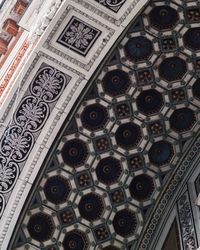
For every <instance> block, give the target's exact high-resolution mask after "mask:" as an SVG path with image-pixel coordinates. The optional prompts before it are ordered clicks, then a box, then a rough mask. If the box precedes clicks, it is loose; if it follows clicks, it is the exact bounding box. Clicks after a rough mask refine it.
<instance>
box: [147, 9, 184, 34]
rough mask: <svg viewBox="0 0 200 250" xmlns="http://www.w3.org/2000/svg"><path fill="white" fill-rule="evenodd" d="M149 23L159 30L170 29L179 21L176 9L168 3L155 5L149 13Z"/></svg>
mask: <svg viewBox="0 0 200 250" xmlns="http://www.w3.org/2000/svg"><path fill="white" fill-rule="evenodd" d="M149 20H150V24H151V25H152V27H153V28H155V29H157V30H159V31H165V30H169V29H172V28H173V27H175V26H176V24H177V23H178V21H179V15H178V12H177V10H175V9H174V8H172V7H171V6H168V5H162V6H155V7H154V8H153V9H152V10H151V12H150V13H149Z"/></svg>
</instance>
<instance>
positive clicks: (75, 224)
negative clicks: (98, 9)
mask: <svg viewBox="0 0 200 250" xmlns="http://www.w3.org/2000/svg"><path fill="white" fill-rule="evenodd" d="M96 2H100V1H96ZM105 2H108V3H107V4H106V5H104V6H103V8H108V9H109V11H112V12H115V13H117V12H118V11H120V8H123V4H125V2H126V1H119V3H121V5H120V4H119V6H115V8H114V7H113V6H110V5H109V1H105ZM111 2H112V1H111ZM96 4H99V6H100V5H101V4H102V3H96ZM113 8H114V9H113ZM67 13H68V11H65V12H64V16H65V15H66V16H67ZM87 18H88V20H87ZM87 18H86V20H85V21H84V22H83V20H81V14H79V15H77V16H75V15H74V13H72V14H71V15H69V17H68V16H67V18H65V19H63V20H64V21H63V20H62V21H58V22H57V26H55V27H56V29H55V30H53V31H52V32H51V33H50V35H49V38H48V39H52V41H51V42H49V40H47V41H45V42H44V45H43V46H44V48H45V49H49V48H51V47H54V52H55V53H57V52H59V53H60V54H59V56H61V58H64V53H66V54H67V52H68V51H69V53H68V55H71V54H74V53H75V54H77V58H76V59H75V61H76V60H77V61H78V60H79V58H83V60H80V63H79V67H83V68H84V70H86V69H87V67H92V60H90V61H89V62H86V63H85V60H86V59H85V58H88V57H91V55H92V53H91V51H92V50H94V48H95V46H97V45H98V41H99V43H101V41H102V40H101V39H102V37H103V36H102V34H104V32H105V30H106V29H108V27H107V23H106V24H105V25H104V27H103V29H102V30H100V28H97V27H96V26H95V21H94V20H93V19H91V20H90V21H91V22H89V17H87ZM199 22H200V8H199V6H198V4H197V3H196V1H190V2H188V1H184V0H179V1H174V2H173V1H170V2H168V3H166V2H165V1H149V2H148V3H147V4H146V5H145V6H143V7H142V9H140V12H139V14H138V15H137V16H136V17H134V18H133V20H132V21H131V22H130V23H129V24H128V25H127V26H126V28H124V30H123V32H122V34H121V35H120V37H119V38H118V40H117V42H116V43H115V44H114V42H113V46H112V49H111V50H110V51H109V53H107V56H105V58H104V59H103V60H102V62H101V63H99V62H97V63H99V65H96V70H95V72H94V74H93V75H92V76H90V77H88V78H89V79H87V78H86V79H84V80H86V81H85V88H84V89H83V90H82V91H81V93H80V94H79V97H78V98H77V99H76V101H75V102H74V104H73V106H72V107H71V108H70V112H69V110H68V112H64V116H63V118H62V119H63V122H62V126H61V128H60V129H59V132H58V133H57V135H56V138H55V140H54V141H53V140H52V142H51V143H49V148H47V150H46V152H47V156H46V158H45V160H44V162H42V164H41V166H40V168H39V171H38V173H37V175H36V174H35V176H36V177H35V179H34V180H31V181H32V183H33V185H32V187H31V190H30V191H29V192H28V193H27V196H26V199H24V201H25V202H24V205H23V207H22V209H21V212H20V216H19V217H18V221H17V222H16V226H15V229H14V231H13V234H12V236H11V240H10V242H9V246H8V249H24V248H25V246H29V247H30V249H46V250H47V249H79V250H80V249H105V250H106V249H107V250H108V249H113V250H118V249H158V250H159V249H162V248H163V247H164V246H165V245H166V244H170V243H168V241H166V240H165V239H166V237H167V236H169V235H170V233H168V231H169V232H171V229H170V227H171V225H172V227H171V228H172V229H173V230H174V231H173V232H175V231H176V234H177V235H176V237H175V238H176V242H178V243H177V249H188V248H187V247H188V246H190V247H191V248H190V249H197V247H198V244H199V236H198V233H199V226H198V225H199V219H198V217H199V210H198V208H197V207H195V200H196V197H197V195H198V192H199V191H200V190H199V186H200V184H199V177H198V175H199V171H198V168H199V152H200V151H199V147H200V141H199V140H200V139H199V107H200V79H199V70H200V68H199V65H200V59H199V58H200V54H199V52H200V28H199ZM58 25H60V26H58ZM57 27H59V28H57ZM108 30H109V32H110V33H109V32H108V33H109V34H112V31H111V29H108ZM77 34H78V35H77ZM44 51H45V50H44ZM44 51H43V52H44ZM70 53H71V54H70ZM41 55H42V56H43V57H44V58H46V56H45V55H44V54H41ZM65 59H66V58H65ZM56 60H57V59H56ZM56 60H55V61H54V63H52V62H51V63H49V62H50V61H51V58H49V57H48V59H47V61H46V60H44V62H42V63H41V64H38V67H37V68H36V69H35V74H34V77H33V78H32V80H31V81H30V84H29V86H28V88H27V89H26V92H25V94H24V96H23V98H22V99H21V101H20V103H19V105H18V107H17V109H16V111H15V113H14V120H13V123H12V126H10V127H9V129H7V132H6V133H7V134H6V136H5V138H3V140H2V146H1V148H2V161H3V160H4V158H5V157H8V153H9V152H12V154H13V155H12V157H13V158H12V160H13V159H15V162H13V161H10V163H13V165H12V166H11V168H10V169H14V168H15V165H16V164H19V165H20V164H21V165H20V166H22V165H25V159H27V158H28V154H29V152H31V150H32V148H33V147H34V142H35V141H36V143H37V140H38V138H40V136H39V135H40V131H41V129H43V128H45V126H46V124H47V123H48V122H49V120H48V119H49V117H50V114H51V112H55V113H56V112H58V110H59V104H57V103H58V102H59V100H61V99H63V98H65V97H63V93H68V91H69V88H70V89H71V88H73V86H74V85H75V83H74V82H72V83H71V81H73V79H74V75H73V74H71V75H70V74H69V73H68V71H67V70H66V68H65V65H64V64H65V62H64V63H63V64H62V66H61V67H56ZM84 63H85V65H84ZM73 73H74V74H76V72H73ZM80 78H81V80H82V79H83V78H84V73H83V76H81V77H80ZM70 83H71V85H70ZM32 107H35V109H34V112H33V108H32ZM59 112H62V110H59ZM19 134H20V135H21V137H20V138H22V140H21V148H20V145H19V144H20V143H19V144H18V145H17V146H19V150H18V151H17V152H16V151H15V149H14V147H15V148H16V147H17V146H16V145H14V144H13V143H14V142H16V141H15V140H14V139H13V138H15V137H14V136H15V135H16V136H17V135H19ZM35 135H37V136H38V137H37V136H35ZM18 142H19V141H18ZM13 145H14V146H13ZM22 149H23V150H22ZM3 157H4V158H3ZM0 159H1V158H0ZM24 168H26V165H25V167H24ZM22 173H23V171H22ZM19 176H20V173H19ZM4 188H5V189H6V186H5V185H4ZM3 191H4V190H3ZM3 199H4V196H3V195H2V200H3ZM173 223H174V224H173ZM174 234H175V233H173V235H174ZM169 237H171V236H169ZM173 239H174V238H173ZM192 247H193V248H192ZM163 249H164V248H163Z"/></svg>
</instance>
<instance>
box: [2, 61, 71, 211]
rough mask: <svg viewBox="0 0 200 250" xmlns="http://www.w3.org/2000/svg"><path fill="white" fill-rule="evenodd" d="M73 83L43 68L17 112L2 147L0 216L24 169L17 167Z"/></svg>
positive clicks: (68, 78) (52, 70)
mask: <svg viewBox="0 0 200 250" xmlns="http://www.w3.org/2000/svg"><path fill="white" fill-rule="evenodd" d="M70 79H71V78H70V77H68V76H66V75H65V74H64V73H62V72H60V71H59V70H57V69H55V68H53V67H50V66H46V65H45V66H42V67H41V69H39V71H38V72H37V74H36V76H35V78H34V79H33V81H32V82H31V84H30V87H29V89H28V91H27V92H26V94H25V97H24V98H23V99H22V101H21V103H20V104H19V106H18V108H17V109H16V112H15V114H14V119H13V123H12V126H10V127H8V128H7V130H6V132H5V133H4V136H3V138H2V140H1V144H0V145H1V148H0V214H1V213H2V211H3V209H4V207H5V199H4V197H3V195H2V194H3V193H7V192H9V191H10V190H11V189H12V188H13V187H14V185H15V183H16V181H17V178H18V176H19V171H20V168H21V165H20V168H19V165H18V164H19V163H20V164H21V163H24V162H25V160H26V159H27V157H28V156H29V153H30V151H31V149H32V148H33V146H34V143H35V141H36V139H37V137H38V136H39V133H38V132H39V131H41V129H42V127H43V125H44V123H45V121H46V120H47V119H48V117H49V114H50V110H51V109H52V108H53V107H54V106H55V101H56V100H57V99H58V98H59V96H60V95H61V93H62V92H63V90H64V88H65V87H66V85H67V83H68V82H69V81H70ZM50 104H51V106H50ZM36 132H37V133H36Z"/></svg>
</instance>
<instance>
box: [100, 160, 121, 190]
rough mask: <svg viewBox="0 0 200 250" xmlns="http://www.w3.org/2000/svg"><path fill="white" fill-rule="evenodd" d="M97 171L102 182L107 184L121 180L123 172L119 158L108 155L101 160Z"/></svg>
mask: <svg viewBox="0 0 200 250" xmlns="http://www.w3.org/2000/svg"><path fill="white" fill-rule="evenodd" d="M95 171H96V175H97V179H98V180H99V181H100V182H102V183H104V184H105V185H112V184H114V183H116V182H117V181H118V180H119V178H120V176H121V174H122V166H121V163H120V161H119V160H117V159H115V158H113V157H106V158H104V159H101V160H100V162H99V163H98V165H97V167H96V170H95Z"/></svg>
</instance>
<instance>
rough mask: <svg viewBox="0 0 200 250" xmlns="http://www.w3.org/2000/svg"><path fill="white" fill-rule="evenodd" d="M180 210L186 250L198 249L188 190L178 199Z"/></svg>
mask: <svg viewBox="0 0 200 250" xmlns="http://www.w3.org/2000/svg"><path fill="white" fill-rule="evenodd" d="M178 210H179V220H180V228H181V234H182V239H183V247H184V250H196V249H197V245H196V237H195V229H194V222H193V216H192V210H191V205H190V200H189V195H188V193H187V192H186V193H184V194H183V195H182V196H181V198H180V199H179V200H178Z"/></svg>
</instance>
